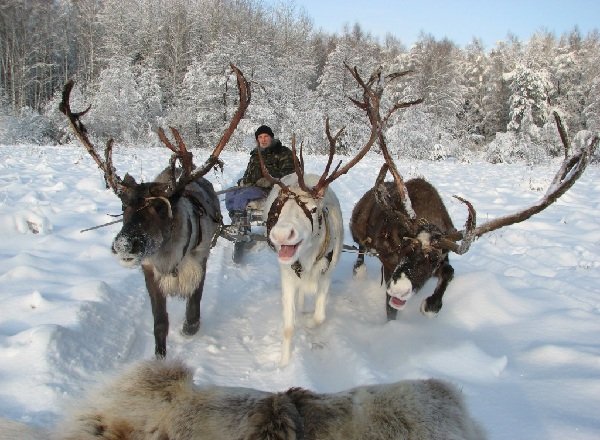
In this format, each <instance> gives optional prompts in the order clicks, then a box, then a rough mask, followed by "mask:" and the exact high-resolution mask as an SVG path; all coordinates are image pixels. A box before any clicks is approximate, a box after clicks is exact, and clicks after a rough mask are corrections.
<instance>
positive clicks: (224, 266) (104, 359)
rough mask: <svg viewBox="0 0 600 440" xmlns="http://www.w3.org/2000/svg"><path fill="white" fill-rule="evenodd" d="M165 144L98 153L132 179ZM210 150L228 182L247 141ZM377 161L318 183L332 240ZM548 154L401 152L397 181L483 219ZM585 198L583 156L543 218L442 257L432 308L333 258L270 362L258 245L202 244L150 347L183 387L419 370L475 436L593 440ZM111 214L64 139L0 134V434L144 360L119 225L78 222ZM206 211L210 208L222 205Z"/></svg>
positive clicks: (313, 385) (590, 197) (269, 263)
mask: <svg viewBox="0 0 600 440" xmlns="http://www.w3.org/2000/svg"><path fill="white" fill-rule="evenodd" d="M169 153H170V151H168V150H167V149H166V148H152V149H144V150H139V149H135V148H119V146H118V145H117V148H116V149H115V151H114V154H113V161H114V164H115V167H116V169H117V172H118V173H119V175H121V176H123V175H124V174H125V173H126V172H130V173H132V174H133V175H134V177H135V178H136V179H137V180H138V181H139V180H140V177H143V178H144V180H145V181H148V180H151V178H152V176H154V175H155V174H157V173H158V172H159V171H160V170H161V169H162V168H163V166H165V165H167V164H168V160H169ZM201 153H202V151H196V150H195V151H194V157H195V158H196V160H203V159H204V158H202V154H201ZM204 153H205V154H208V152H207V151H206V152H204ZM220 158H221V159H222V160H223V161H224V163H225V167H224V171H223V174H221V173H212V172H211V173H210V174H209V175H207V178H208V179H209V180H210V181H211V182H212V183H213V185H214V187H215V189H216V190H220V189H223V188H227V187H229V186H230V185H231V184H232V183H233V182H235V181H236V180H237V179H238V178H239V177H240V176H241V174H242V173H243V171H244V169H245V165H246V162H247V160H248V155H247V153H246V152H236V151H230V150H227V148H226V149H225V151H223V152H222V153H221V156H220ZM344 160H347V158H344ZM381 161H382V160H381V157H380V156H379V155H377V154H374V153H373V154H368V155H367V156H366V157H365V158H363V159H362V160H361V161H360V162H359V163H358V164H357V165H356V166H355V167H354V168H352V169H351V170H350V172H349V173H348V174H347V175H344V176H341V177H340V178H339V179H337V180H336V181H334V182H333V183H332V184H331V188H332V190H333V191H335V193H336V194H337V197H338V199H339V200H340V205H341V209H342V215H343V219H344V229H345V231H344V233H345V237H344V243H346V244H349V245H350V244H352V243H353V242H352V238H351V235H350V233H349V230H348V223H349V219H350V213H351V211H352V209H353V206H354V204H355V203H356V201H357V200H358V198H359V197H360V196H361V195H362V194H364V193H365V192H366V191H367V190H368V189H370V187H371V185H372V184H373V182H374V180H375V178H376V175H377V172H378V170H379V168H380V166H381V163H382V162H381ZM325 164H326V157H325V156H312V155H309V156H306V157H305V165H306V167H307V172H309V173H315V172H318V173H319V174H320V173H321V172H322V170H323V168H324V166H325ZM559 165H560V163H559V162H558V161H551V162H550V163H548V164H545V165H539V166H536V167H531V166H526V165H525V164H512V165H511V164H497V165H492V164H489V163H482V162H479V161H477V160H473V161H471V162H469V163H459V162H454V161H436V162H424V161H410V162H407V161H405V162H401V163H398V167H399V170H400V172H401V173H402V174H403V176H404V177H405V178H411V177H415V176H419V175H421V176H423V177H425V178H427V179H428V180H430V181H431V182H432V183H433V184H434V185H435V186H436V187H437V188H438V191H439V192H440V195H441V197H442V198H443V200H444V203H445V204H446V206H447V208H448V211H449V213H450V216H451V217H452V219H453V221H454V223H455V225H457V226H459V227H460V225H462V224H464V222H465V218H466V209H465V207H464V205H463V204H462V203H460V202H459V201H457V200H455V199H454V198H453V197H452V195H454V194H458V195H460V196H462V197H465V198H467V199H468V200H470V201H471V202H472V203H473V205H474V207H475V209H476V210H477V219H478V222H479V223H483V222H485V221H487V220H492V219H494V218H497V217H498V216H501V215H506V214H509V213H514V212H515V211H517V210H518V209H520V208H521V209H522V208H525V207H526V206H530V205H532V204H533V203H534V202H535V201H537V200H539V199H540V198H542V197H543V195H544V191H545V189H546V188H547V185H548V184H549V182H550V181H551V179H552V176H553V175H554V173H555V172H556V171H557V170H558V169H559ZM457 176H458V177H459V178H457ZM388 179H390V177H389V176H388ZM599 194H600V168H598V166H597V165H591V166H590V167H588V169H587V170H586V171H585V173H584V175H583V176H582V177H581V178H580V179H579V181H578V182H576V183H575V185H574V186H573V188H571V189H570V190H569V191H568V192H567V193H566V194H564V195H563V196H562V197H561V198H560V199H559V200H558V201H557V202H556V203H555V204H554V205H552V206H550V207H549V208H547V209H546V210H544V211H543V212H541V213H540V214H538V215H536V216H534V217H533V218H531V219H529V220H527V221H525V222H523V223H519V224H515V225H512V226H509V227H506V228H503V229H500V230H499V231H494V232H492V233H490V234H486V235H484V236H483V237H481V238H479V239H478V240H477V241H475V242H474V243H473V244H472V246H471V248H470V249H469V251H468V252H467V253H465V254H464V255H461V256H458V255H455V254H452V255H450V262H451V264H452V266H453V267H454V270H455V273H454V279H453V280H452V282H451V283H450V284H449V286H448V289H447V291H446V293H445V295H444V301H443V307H442V309H441V310H440V312H439V314H438V315H437V316H435V317H433V318H428V317H425V316H423V315H422V314H421V313H420V312H419V307H420V304H421V301H423V300H424V299H425V298H426V297H427V296H429V295H431V294H432V292H433V289H434V287H435V281H434V280H431V281H430V282H428V283H427V284H426V285H425V286H424V287H423V289H422V290H421V291H420V292H418V293H417V294H416V295H415V296H414V297H413V298H411V299H410V300H409V301H408V302H407V305H406V308H405V309H404V310H403V311H401V312H398V319H397V320H396V321H391V322H387V321H386V317H385V292H384V290H383V287H382V286H381V285H380V263H379V261H378V260H377V259H376V257H373V256H367V257H366V266H367V273H366V274H364V277H363V278H359V279H355V278H353V276H352V266H353V264H354V261H355V260H356V254H354V253H350V252H344V253H343V254H342V255H341V257H340V260H339V262H338V264H337V266H336V267H335V268H334V270H333V273H332V283H331V287H330V290H329V299H328V302H327V307H326V310H327V316H326V319H325V322H324V323H323V324H321V325H320V326H319V327H317V328H309V327H308V326H307V325H306V324H305V323H306V321H307V319H306V318H309V317H310V316H311V315H310V311H311V310H312V307H311V306H312V305H313V304H314V299H313V298H312V297H310V296H307V297H306V308H305V312H307V313H305V314H303V313H301V311H300V310H299V311H298V312H297V318H298V319H297V321H296V330H295V334H294V336H293V339H292V347H293V348H292V356H291V360H290V363H289V364H288V365H287V366H286V367H280V366H279V357H280V353H281V343H282V321H283V318H282V311H281V286H280V275H279V265H278V263H277V256H276V254H275V252H273V251H271V249H270V248H269V247H268V246H267V244H266V243H264V242H262V243H258V244H257V246H256V247H254V248H253V249H252V250H251V251H249V253H248V254H247V256H246V259H245V260H244V262H243V263H242V264H239V265H236V264H234V263H233V262H232V259H231V255H232V247H233V246H232V243H231V242H229V241H227V240H225V239H223V238H219V239H218V240H217V243H216V245H215V247H214V248H213V249H212V250H211V254H210V256H209V259H208V265H207V277H206V283H205V285H204V292H203V296H202V302H201V310H202V311H201V326H200V330H199V331H198V333H197V334H196V335H194V336H191V337H185V336H183V335H182V334H181V333H180V330H181V327H182V323H183V320H184V316H185V302H184V301H183V300H181V299H180V298H170V299H168V301H167V304H168V309H169V321H170V332H169V335H168V338H167V357H168V358H179V359H182V360H183V361H184V362H185V363H186V364H187V365H189V366H190V368H192V371H193V373H194V382H195V383H196V384H197V385H199V386H204V385H210V384H215V385H221V386H235V387H251V388H257V389H261V390H265V391H283V390H286V389H288V388H289V387H292V386H300V387H304V388H308V389H311V390H314V391H317V392H323V393H329V392H337V391H342V390H345V389H348V388H352V387H355V386H360V385H367V384H384V383H389V382H395V381H399V380H405V379H426V378H430V377H434V378H438V379H442V380H446V381H449V382H451V383H453V384H455V385H456V386H457V387H458V388H459V389H460V390H461V392H462V394H463V396H464V398H465V401H466V405H467V408H469V410H470V412H471V413H472V415H473V417H474V418H475V419H476V420H477V421H479V422H480V423H481V424H482V425H483V427H484V428H485V430H486V431H487V432H488V440H515V439H517V440H564V439H568V440H597V439H599V438H600V418H599V417H598V414H599V413H600V380H598V378H599V377H600V362H599V359H600V342H599V340H598V335H599V334H600V227H599V225H598V218H600V198H599V197H598V195H599ZM221 198H224V196H221ZM120 208H121V202H120V200H119V199H118V198H117V196H116V195H115V194H114V193H113V192H112V191H110V190H107V189H106V187H105V184H104V180H103V179H102V176H101V173H100V171H99V170H98V168H97V166H96V165H95V164H94V162H93V161H92V159H91V158H90V157H89V156H88V154H87V153H85V152H84V149H83V147H81V146H80V145H62V146H60V147H43V146H28V145H19V146H16V147H15V146H7V145H3V146H0V440H15V439H24V438H25V437H24V436H22V435H21V436H10V435H8V437H7V434H6V431H4V430H3V429H2V428H1V427H2V425H3V423H2V419H3V418H6V419H9V420H14V421H18V422H22V423H26V424H28V425H37V426H42V427H52V426H53V425H54V424H55V423H57V422H58V421H60V420H62V419H63V418H64V417H65V408H68V407H69V406H71V405H75V407H81V406H82V405H81V404H80V403H79V400H78V399H81V398H82V397H83V396H84V395H85V394H86V392H87V391H89V390H92V389H94V387H96V386H98V384H100V383H102V381H103V380H104V379H105V378H106V377H110V376H113V375H118V374H121V373H122V372H123V371H124V370H125V369H127V368H129V367H130V366H131V365H132V364H135V363H137V362H139V361H140V360H144V359H151V358H152V357H153V356H154V338H153V334H152V331H153V330H152V327H153V325H152V313H151V306H150V301H149V298H148V294H147V292H146V287H145V285H144V279H143V274H142V273H141V270H140V269H139V268H127V267H123V266H121V265H120V264H119V262H118V261H117V259H116V258H115V257H114V256H113V255H112V253H111V250H110V245H111V241H112V239H113V238H114V236H115V235H116V233H117V232H118V231H119V228H120V225H119V224H113V225H110V226H106V227H103V228H99V229H93V230H90V231H88V232H84V233H81V232H80V231H81V230H82V229H85V228H89V227H91V226H95V225H100V224H103V223H106V222H107V221H111V220H114V217H109V216H108V215H107V214H115V213H118V212H120ZM221 209H222V212H223V214H224V216H225V221H227V213H226V212H227V211H226V210H225V207H224V203H222V204H221ZM301 217H302V216H301ZM254 232H255V233H259V232H260V228H259V227H255V229H254ZM73 400H74V402H75V403H73ZM41 438H48V437H47V436H46V437H41Z"/></svg>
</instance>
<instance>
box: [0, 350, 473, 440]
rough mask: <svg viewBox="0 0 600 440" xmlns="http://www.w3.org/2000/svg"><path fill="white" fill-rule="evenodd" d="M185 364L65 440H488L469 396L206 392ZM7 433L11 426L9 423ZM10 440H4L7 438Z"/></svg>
mask: <svg viewBox="0 0 600 440" xmlns="http://www.w3.org/2000/svg"><path fill="white" fill-rule="evenodd" d="M192 376H193V375H192V372H191V371H190V370H189V369H188V368H186V367H185V366H184V365H183V364H182V363H181V362H177V361H148V362H145V363H142V364H141V365H138V366H137V367H136V368H134V369H133V370H131V371H129V372H128V373H126V374H125V375H123V376H121V377H120V378H119V379H118V380H117V381H116V382H115V383H114V384H112V385H111V386H108V387H106V388H104V389H102V390H100V391H99V392H98V393H96V394H94V395H92V396H90V397H89V398H88V399H87V401H86V402H85V403H84V404H80V403H78V404H77V408H79V409H78V410H77V411H76V412H73V413H71V414H69V415H68V417H67V418H66V420H65V422H64V423H62V424H61V425H60V426H59V427H58V429H57V430H56V431H55V434H54V436H51V438H55V439H61V440H101V439H103V440H229V439H231V440H301V439H306V440H308V439H311V440H313V439H314V440H317V439H318V440H353V439H356V440H359V439H360V440H366V439H369V440H392V439H394V440H482V439H484V438H485V435H484V434H483V431H482V430H481V428H480V427H479V426H478V425H477V423H476V422H475V421H474V420H473V419H472V418H471V417H470V415H469V414H468V412H467V410H466V407H465V405H464V403H463V400H462V397H461V394H460V391H458V390H457V389H456V388H455V387H453V386H451V385H450V384H448V383H445V382H441V381H439V380H433V379H430V380H407V381H401V382H397V383H392V384H386V385H371V386H362V387H357V388H353V389H350V390H347V391H343V392H340V393H335V394H317V393H314V392H311V391H307V390H304V389H301V388H291V389H289V390H288V391H285V392H281V393H269V392H264V391H258V390H254V389H249V388H232V387H217V386H213V387H198V386H195V385H194V384H193V382H192ZM0 426H1V423H0ZM0 438H2V434H1V433H0Z"/></svg>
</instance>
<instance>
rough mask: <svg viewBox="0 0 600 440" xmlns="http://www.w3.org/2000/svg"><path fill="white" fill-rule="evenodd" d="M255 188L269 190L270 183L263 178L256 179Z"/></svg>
mask: <svg viewBox="0 0 600 440" xmlns="http://www.w3.org/2000/svg"><path fill="white" fill-rule="evenodd" d="M256 186H259V187H261V188H270V187H271V182H270V181H269V179H267V178H265V177H261V178H260V179H258V180H257V181H256Z"/></svg>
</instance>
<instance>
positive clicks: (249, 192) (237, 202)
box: [225, 125, 294, 263]
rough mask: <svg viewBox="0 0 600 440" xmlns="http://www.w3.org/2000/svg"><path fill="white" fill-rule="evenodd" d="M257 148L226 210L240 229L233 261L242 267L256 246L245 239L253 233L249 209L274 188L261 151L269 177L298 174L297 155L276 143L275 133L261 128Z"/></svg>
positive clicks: (226, 198)
mask: <svg viewBox="0 0 600 440" xmlns="http://www.w3.org/2000/svg"><path fill="white" fill-rule="evenodd" d="M254 137H255V138H256V144H257V145H256V148H255V149H253V150H252V152H251V153H250V160H249V161H248V165H247V166H246V171H245V172H244V176H243V177H242V178H241V179H240V180H239V181H238V188H236V189H235V190H233V191H230V192H228V193H227V194H226V195H225V207H226V208H227V211H229V218H230V219H231V223H232V224H233V225H236V226H237V231H238V232H237V235H238V238H237V239H236V241H235V243H234V250H233V261H234V262H236V263H239V262H240V261H241V259H242V256H243V253H244V249H247V248H249V247H251V246H252V244H253V243H249V242H246V241H245V240H244V237H243V236H245V235H246V234H248V233H249V232H250V222H249V220H248V218H247V215H246V206H247V205H248V203H250V202H251V201H253V200H260V199H264V198H265V197H266V196H267V194H268V193H269V190H270V189H271V187H272V186H273V185H272V184H271V182H270V181H269V180H268V179H266V178H264V177H263V174H262V170H261V168H260V158H259V156H258V151H259V149H260V154H261V156H262V158H263V161H264V162H265V166H266V167H267V170H268V171H269V174H270V175H271V176H272V177H274V178H276V179H279V178H281V177H283V176H287V175H288V174H291V173H293V172H294V155H293V153H292V150H290V149H289V148H288V147H285V146H283V145H282V144H281V141H280V140H279V139H275V136H274V135H273V130H271V128H270V127H268V126H266V125H261V126H260V127H258V129H257V130H256V132H255V133H254Z"/></svg>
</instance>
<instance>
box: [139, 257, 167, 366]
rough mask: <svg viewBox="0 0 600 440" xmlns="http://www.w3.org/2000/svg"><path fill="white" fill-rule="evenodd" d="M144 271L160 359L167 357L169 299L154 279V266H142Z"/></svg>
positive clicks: (155, 344) (155, 341) (156, 350)
mask: <svg viewBox="0 0 600 440" xmlns="http://www.w3.org/2000/svg"><path fill="white" fill-rule="evenodd" d="M142 270H143V272H144V279H145V280H146V289H148V294H149V295H150V304H151V305H152V316H153V317H154V354H155V355H156V357H157V358H159V359H160V358H164V357H165V356H166V355H167V334H168V333H169V314H168V313H167V298H166V297H165V295H164V294H163V293H162V291H161V290H160V288H159V287H158V284H157V282H156V280H155V279H154V269H153V268H152V266H142Z"/></svg>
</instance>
